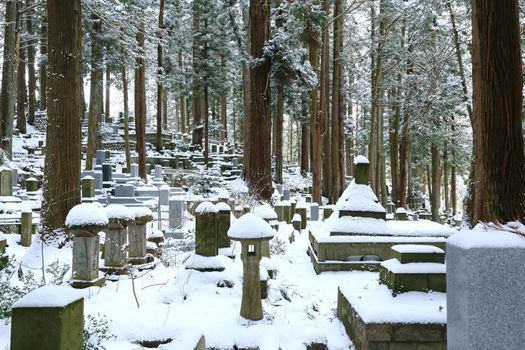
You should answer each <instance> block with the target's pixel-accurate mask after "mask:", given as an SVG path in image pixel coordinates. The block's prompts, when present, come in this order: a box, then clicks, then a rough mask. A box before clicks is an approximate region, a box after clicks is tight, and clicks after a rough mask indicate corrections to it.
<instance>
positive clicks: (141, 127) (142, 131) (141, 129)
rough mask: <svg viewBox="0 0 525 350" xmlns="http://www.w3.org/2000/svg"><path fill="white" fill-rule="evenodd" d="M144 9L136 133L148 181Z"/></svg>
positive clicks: (139, 39)
mask: <svg viewBox="0 0 525 350" xmlns="http://www.w3.org/2000/svg"><path fill="white" fill-rule="evenodd" d="M144 27H145V25H144V9H143V10H142V17H141V22H140V26H139V30H138V32H137V46H138V49H139V53H138V55H137V57H136V59H135V66H136V68H135V133H136V135H137V153H138V154H139V176H140V177H141V178H142V179H143V180H144V181H148V176H147V171H146V113H147V109H146V66H145V63H144V54H145V52H144V48H145V45H144V31H145V29H144Z"/></svg>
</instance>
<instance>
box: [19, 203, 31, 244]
mask: <svg viewBox="0 0 525 350" xmlns="http://www.w3.org/2000/svg"><path fill="white" fill-rule="evenodd" d="M20 215H21V218H20V245H21V246H23V247H29V246H30V245H31V241H32V238H33V237H32V236H33V212H31V211H26V212H22V213H21V214H20Z"/></svg>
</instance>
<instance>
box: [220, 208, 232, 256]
mask: <svg viewBox="0 0 525 350" xmlns="http://www.w3.org/2000/svg"><path fill="white" fill-rule="evenodd" d="M217 209H219V214H218V217H217V244H218V247H219V248H229V247H230V238H229V237H228V230H229V229H230V214H231V210H230V206H229V205H228V204H226V203H222V202H221V203H218V204H217Z"/></svg>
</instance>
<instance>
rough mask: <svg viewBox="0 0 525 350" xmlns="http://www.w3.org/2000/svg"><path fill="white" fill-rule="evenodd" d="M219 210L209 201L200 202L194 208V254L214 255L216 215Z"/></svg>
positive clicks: (216, 247)
mask: <svg viewBox="0 0 525 350" xmlns="http://www.w3.org/2000/svg"><path fill="white" fill-rule="evenodd" d="M218 213H219V210H218V209H217V207H216V206H215V205H214V204H212V203H210V202H202V203H201V204H199V206H198V207H197V208H196V209H195V254H198V255H202V256H216V255H217V254H218V249H219V248H218V244H217V243H218V242H217V215H218Z"/></svg>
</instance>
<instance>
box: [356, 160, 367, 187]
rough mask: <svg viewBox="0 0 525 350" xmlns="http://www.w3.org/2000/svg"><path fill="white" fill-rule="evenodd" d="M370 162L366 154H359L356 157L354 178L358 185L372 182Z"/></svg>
mask: <svg viewBox="0 0 525 350" xmlns="http://www.w3.org/2000/svg"><path fill="white" fill-rule="evenodd" d="M369 168H370V163H369V162H368V159H366V157H365V156H357V157H355V159H354V178H355V183H356V184H358V185H368V184H369V182H370V170H369Z"/></svg>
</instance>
